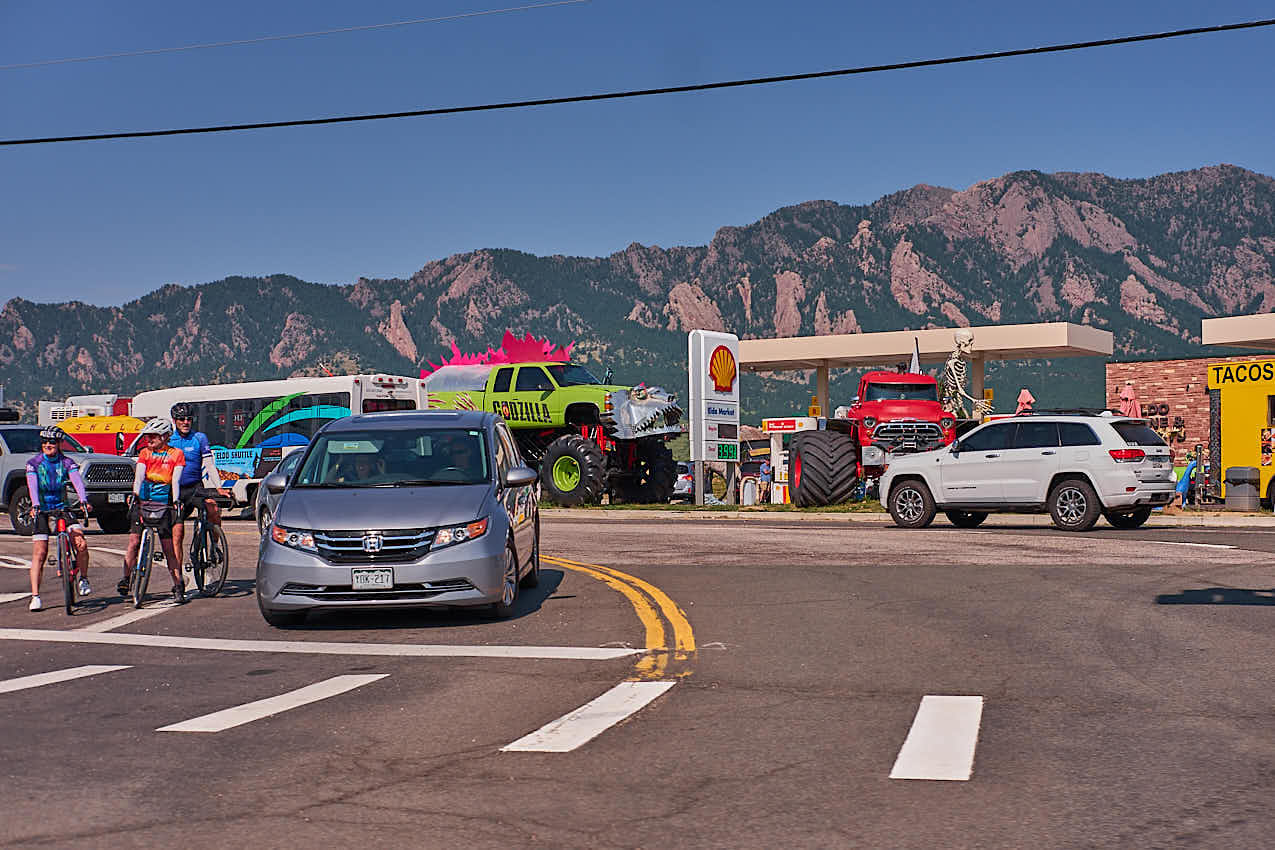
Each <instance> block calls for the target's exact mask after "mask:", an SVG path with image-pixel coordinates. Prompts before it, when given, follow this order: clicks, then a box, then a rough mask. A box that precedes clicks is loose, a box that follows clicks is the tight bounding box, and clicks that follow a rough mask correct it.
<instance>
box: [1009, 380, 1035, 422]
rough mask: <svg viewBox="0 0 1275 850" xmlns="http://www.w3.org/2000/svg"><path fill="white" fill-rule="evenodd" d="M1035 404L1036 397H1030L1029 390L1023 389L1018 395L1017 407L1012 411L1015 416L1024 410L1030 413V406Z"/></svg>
mask: <svg viewBox="0 0 1275 850" xmlns="http://www.w3.org/2000/svg"><path fill="white" fill-rule="evenodd" d="M1035 403H1036V397H1035V396H1033V395H1032V393H1031V390H1029V389H1027V387H1023V389H1022V391H1021V392H1019V393H1018V407H1017V408H1015V409H1014V415H1015V416H1017V415H1018V414H1020V413H1022V412H1023V411H1024V410H1026V411H1028V412H1030V411H1031V409H1032V405H1033V404H1035Z"/></svg>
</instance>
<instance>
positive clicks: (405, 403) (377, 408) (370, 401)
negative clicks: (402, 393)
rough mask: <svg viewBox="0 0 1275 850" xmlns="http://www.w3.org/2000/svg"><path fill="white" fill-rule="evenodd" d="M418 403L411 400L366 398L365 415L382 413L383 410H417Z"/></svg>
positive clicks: (364, 401)
mask: <svg viewBox="0 0 1275 850" xmlns="http://www.w3.org/2000/svg"><path fill="white" fill-rule="evenodd" d="M415 409H416V401H415V400H414V399H410V398H365V399H363V412H364V413H380V412H381V411H383V410H415Z"/></svg>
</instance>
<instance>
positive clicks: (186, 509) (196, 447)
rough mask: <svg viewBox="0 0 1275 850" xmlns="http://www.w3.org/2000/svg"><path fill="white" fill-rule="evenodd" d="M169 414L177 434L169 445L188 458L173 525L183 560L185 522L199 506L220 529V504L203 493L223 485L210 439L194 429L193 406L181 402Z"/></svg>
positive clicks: (175, 541) (175, 542) (174, 535)
mask: <svg viewBox="0 0 1275 850" xmlns="http://www.w3.org/2000/svg"><path fill="white" fill-rule="evenodd" d="M169 412H170V413H171V414H172V417H173V425H174V426H175V427H176V429H177V432H176V433H175V434H173V436H171V437H169V438H168V445H169V446H171V447H173V448H175V449H180V450H181V452H182V454H183V455H185V456H186V465H185V466H183V467H182V472H181V478H180V480H179V484H180V487H181V489H180V491H179V492H180V495H181V500H180V502H179V507H178V513H177V522H175V523H174V524H173V549H174V550H176V552H177V555H178V557H184V556H183V555H182V540H183V538H185V536H186V520H187V519H189V518H190V515H191V514H193V513H194V512H195V511H196V510H197V507H198V505H199V504H201V503H202V504H204V505H205V507H206V508H207V510H208V521H209V522H211V523H212V524H213V525H221V512H220V511H218V510H217V503H216V502H214V501H213V500H212V499H211V498H210V495H209V492H208V490H206V489H204V482H206V481H207V482H212V483H214V484H220V483H221V475H220V474H219V473H218V472H217V464H216V463H214V462H213V453H212V446H211V445H210V444H209V442H208V437H207V435H205V434H204V432H203V431H196V430H195V428H194V424H193V423H194V413H195V411H194V406H193V405H190V404H187V403H186V402H184V401H182V402H178V403H177V404H174V405H173V407H172V410H171V411H169ZM216 489H217V493H218V494H220V495H222V496H227V495H229V494H228V493H227V492H226V491H225V490H224V489H222V488H221V487H217V488H216Z"/></svg>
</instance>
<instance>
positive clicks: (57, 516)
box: [40, 509, 88, 617]
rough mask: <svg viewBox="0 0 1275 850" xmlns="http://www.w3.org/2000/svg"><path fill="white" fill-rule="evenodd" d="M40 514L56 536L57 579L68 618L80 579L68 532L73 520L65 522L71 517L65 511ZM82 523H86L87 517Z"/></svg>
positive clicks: (73, 604) (78, 566)
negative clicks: (46, 519)
mask: <svg viewBox="0 0 1275 850" xmlns="http://www.w3.org/2000/svg"><path fill="white" fill-rule="evenodd" d="M40 513H42V514H44V515H45V516H47V517H48V518H49V531H51V532H53V533H54V534H56V535H57V540H58V543H57V553H58V554H57V558H58V577H59V578H60V584H61V585H62V604H63V606H64V607H65V608H66V615H67V616H68V617H69V616H71V611H72V609H74V608H75V602H76V598H75V597H76V585H77V584H78V583H79V579H80V565H79V564H78V563H77V562H76V560H75V549H74V547H72V546H71V532H70V530H69V527H70V525H71V524H72V523H73V522H74V520H71V521H68V520H67V517H68V516H73V515H72V514H71V512H70V511H68V510H65V509H60V510H55V511H40ZM84 522H85V523H86V524H87V523H88V518H87V516H86V517H85V519H84Z"/></svg>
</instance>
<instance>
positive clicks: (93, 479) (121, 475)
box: [84, 463, 133, 484]
mask: <svg viewBox="0 0 1275 850" xmlns="http://www.w3.org/2000/svg"><path fill="white" fill-rule="evenodd" d="M84 480H85V481H86V482H87V483H89V484H130V483H132V481H133V467H132V466H131V465H130V464H127V463H92V464H89V465H88V469H86V470H85V471H84Z"/></svg>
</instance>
